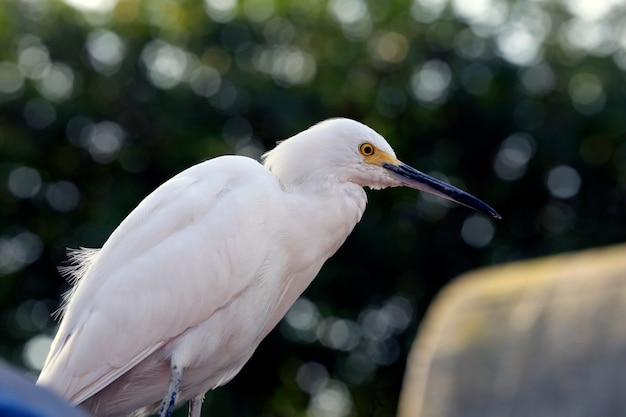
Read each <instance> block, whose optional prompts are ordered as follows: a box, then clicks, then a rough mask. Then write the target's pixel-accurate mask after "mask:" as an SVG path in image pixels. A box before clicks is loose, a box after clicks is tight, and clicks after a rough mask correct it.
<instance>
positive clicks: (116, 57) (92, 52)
mask: <svg viewBox="0 0 626 417" xmlns="http://www.w3.org/2000/svg"><path fill="white" fill-rule="evenodd" d="M85 46H86V48H87V52H88V54H89V62H90V64H91V66H92V67H93V68H94V69H95V70H96V71H98V72H99V73H101V74H104V75H111V74H114V73H116V72H117V71H118V70H119V69H120V66H121V63H122V60H123V59H124V54H125V51H126V47H125V45H124V42H123V41H122V39H121V38H120V37H119V36H118V35H117V34H116V33H114V32H111V31H109V30H106V29H96V30H94V31H92V32H91V33H89V35H88V36H87V42H86V45H85Z"/></svg>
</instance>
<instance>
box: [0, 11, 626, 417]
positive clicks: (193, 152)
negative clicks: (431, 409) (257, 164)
mask: <svg viewBox="0 0 626 417" xmlns="http://www.w3.org/2000/svg"><path fill="white" fill-rule="evenodd" d="M228 3H229V2H228V1H221V2H219V1H213V2H211V1H207V2H206V4H205V3H204V2H201V1H196V0H186V1H180V2H176V1H173V0H170V1H162V0H152V1H148V0H144V1H142V0H120V1H119V2H118V4H117V6H116V7H115V8H114V9H112V10H111V9H110V10H108V11H104V12H81V11H77V10H75V9H72V8H71V7H69V6H68V5H66V4H64V3H61V2H58V1H45V0H37V1H35V0H32V1H31V0H28V1H27V0H1V7H0V356H1V357H2V358H4V359H5V360H6V361H8V362H10V363H13V364H15V365H17V366H19V367H22V368H23V369H29V366H31V364H30V363H29V362H28V360H26V359H25V356H24V346H25V345H27V344H28V343H31V347H32V343H34V342H33V340H35V341H37V340H39V341H41V340H43V339H42V338H41V335H42V334H43V335H47V336H51V335H52V334H53V332H54V326H55V323H54V321H53V320H52V319H49V318H48V315H49V314H50V313H51V312H53V311H54V310H55V309H56V308H57V306H58V303H59V297H60V294H62V292H63V291H65V290H66V289H67V288H68V286H67V283H66V282H65V281H64V279H63V277H61V276H60V275H59V274H58V272H57V269H56V268H57V266H58V265H63V264H64V262H65V260H66V257H65V250H66V247H72V248H75V247H80V246H84V247H98V246H100V245H102V243H103V242H104V241H105V240H106V238H107V236H108V235H109V234H110V233H111V231H112V230H113V229H114V228H115V227H116V225H117V224H118V223H119V222H120V221H121V220H122V219H123V218H124V217H125V216H126V215H127V214H128V212H129V211H130V210H131V209H132V208H133V207H134V206H135V205H136V204H137V203H138V202H139V201H140V200H141V199H142V198H143V197H144V196H146V195H147V194H148V193H150V192H151V191H152V190H153V189H154V188H155V187H156V186H158V185H159V184H160V183H162V182H163V181H165V180H167V179H168V178H169V177H171V176H172V175H174V174H175V173H177V172H179V171H181V170H182V169H184V168H186V167H188V166H190V165H192V164H194V163H197V162H199V161H202V160H204V159H207V158H211V157H214V156H217V155H221V154H226V153H238V152H239V153H245V154H251V155H257V156H258V155H260V153H261V152H263V151H264V150H267V149H271V148H272V147H273V144H274V143H275V142H276V141H277V140H281V139H284V138H287V137H289V136H291V135H293V134H295V133H297V132H299V131H300V130H303V129H305V128H307V127H309V126H310V125H311V124H313V123H315V122H317V121H319V120H322V119H325V118H329V117H336V116H345V117H351V118H355V119H357V120H360V121H362V122H364V123H366V124H368V125H370V126H371V127H373V128H374V129H376V130H377V131H378V132H380V133H381V134H383V135H384V136H385V137H386V138H387V139H388V141H389V142H390V143H391V144H392V146H393V147H394V148H395V150H396V153H397V155H398V157H399V158H400V159H402V160H403V161H405V162H407V163H409V164H411V165H413V166H415V167H416V168H418V169H420V170H422V171H424V172H427V173H430V174H433V175H437V176H440V175H445V176H446V177H445V178H446V179H447V180H448V181H450V182H452V183H454V184H455V185H458V186H460V187H462V188H464V189H467V190H468V191H470V192H471V193H472V194H474V195H476V196H478V197H480V198H481V199H483V200H484V201H486V202H487V203H488V204H490V205H492V206H493V207H494V208H496V209H497V210H498V211H499V212H500V213H501V214H502V216H503V217H504V219H503V220H502V221H499V222H493V221H491V220H490V219H487V218H486V217H484V216H482V215H476V214H475V213H474V212H472V211H471V210H469V209H466V208H463V207H457V206H452V205H450V204H447V203H446V202H443V201H442V200H440V199H432V198H428V196H424V195H423V194H420V193H418V192H416V191H414V190H384V191H378V192H369V191H368V195H369V196H370V203H369V207H368V210H367V211H366V213H365V216H364V218H363V220H362V222H361V223H360V224H359V225H358V226H357V227H356V229H355V230H354V232H353V233H352V235H351V236H350V237H349V238H348V240H347V242H346V243H345V245H344V246H343V247H342V248H341V249H340V250H339V252H338V253H337V254H336V255H335V256H334V257H333V258H332V259H331V260H330V261H329V262H328V263H327V265H326V266H325V267H324V269H323V270H322V272H321V273H320V275H319V277H318V278H317V279H316V281H315V282H314V284H313V285H312V286H311V288H309V289H308V290H307V291H306V293H305V297H307V298H308V299H310V300H312V301H313V302H314V303H315V304H316V305H317V308H318V309H319V323H318V324H317V326H316V329H317V330H316V331H317V333H316V331H312V332H309V333H308V336H307V337H305V338H304V339H302V337H301V335H300V336H299V333H297V332H294V331H293V329H292V328H290V327H289V326H288V325H286V324H285V323H282V324H281V325H279V329H278V330H277V331H274V332H272V333H271V335H270V336H269V337H268V338H267V339H266V340H265V341H264V342H263V343H262V344H261V346H260V348H259V349H258V351H257V353H256V354H255V356H254V357H253V359H252V360H251V361H250V362H249V364H248V365H247V366H246V367H245V368H244V369H243V371H242V372H241V374H240V375H239V376H238V377H236V378H235V379H234V380H233V381H232V382H231V383H229V384H228V385H227V386H226V387H223V388H220V389H218V390H217V391H215V392H213V393H210V394H209V396H208V399H207V403H206V404H207V405H206V406H205V410H204V411H205V415H214V416H217V415H237V416H262V415H263V416H294V415H305V414H306V413H307V411H306V410H307V407H309V414H308V415H311V416H322V415H324V416H343V415H346V414H345V413H343V414H342V413H340V412H336V411H337V409H335V410H330V411H329V412H327V413H326V414H324V413H321V412H319V410H318V411H317V412H316V411H311V410H314V409H315V404H316V402H315V401H318V400H323V404H327V405H328V404H331V405H332V404H333V403H332V400H329V399H328V398H329V397H323V396H322V397H319V396H318V397H315V395H310V394H309V393H306V392H304V391H303V390H302V389H301V388H300V386H299V385H297V384H295V383H294V381H296V380H297V379H298V378H297V374H298V369H302V368H300V367H301V365H302V364H304V363H309V362H314V363H317V364H320V365H321V366H323V367H324V369H325V370H326V372H327V373H328V375H329V378H330V379H331V381H330V382H329V383H328V384H327V385H326V388H329V387H330V388H329V390H328V391H327V393H331V394H332V393H333V392H334V393H337V392H339V393H341V392H343V393H344V394H342V395H343V396H341V395H340V397H341V398H344V399H345V398H346V395H345V393H346V392H349V395H348V396H347V398H350V401H352V407H349V408H348V409H347V410H349V414H348V415H353V416H357V415H358V416H381V417H382V416H391V415H394V413H395V409H396V402H397V396H398V393H399V389H400V386H401V381H402V376H403V368H404V363H405V358H406V355H407V352H408V349H409V347H410V342H411V340H412V338H413V336H414V335H415V332H416V330H417V328H418V326H419V322H420V318H421V317H422V315H423V314H424V312H425V310H426V309H427V307H428V305H429V303H430V301H431V300H432V298H433V296H434V295H435V294H436V293H437V291H438V290H439V289H440V288H441V287H442V286H443V285H445V284H446V283H447V282H449V281H450V280H451V279H453V278H454V277H455V276H456V275H458V274H460V273H462V272H464V271H467V270H470V269H473V268H478V267H481V266H485V265H490V264H498V263H504V262H509V261H514V260H518V259H525V258H530V257H537V256H541V255H546V254H552V253H558V252H563V251H569V250H575V249H581V248H588V247H594V246H601V245H608V244H612V243H616V242H622V241H624V238H625V236H626V232H625V226H626V218H625V216H624V208H625V204H624V188H625V186H626V145H625V143H624V137H625V136H624V135H625V132H626V93H625V91H626V90H625V88H626V87H625V85H626V77H625V73H624V71H625V70H626V41H625V40H624V39H626V35H625V34H624V29H623V24H622V25H621V24H620V22H623V21H624V20H623V19H624V10H625V7H624V4H623V2H621V3H619V2H618V3H619V4H618V5H617V6H615V7H614V8H613V9H608V6H607V10H604V9H603V7H604V6H603V5H602V4H600V5H599V6H598V5H596V6H595V7H594V6H593V3H592V2H589V3H588V4H587V2H577V1H570V2H565V3H562V2H560V1H550V0H546V1H542V2H531V1H508V2H507V1H500V0H498V1H496V0H492V1H485V2H473V1H471V0H457V1H453V2H446V1H434V0H432V1H426V0H422V1H421V2H420V1H415V2H414V3H411V2H410V1H401V0H396V1H388V2H383V1H378V0H369V1H363V0H333V1H330V2H326V1H323V0H306V1H295V0H294V1H286V0H274V1H273V2H267V1H264V0H247V1H243V0H241V1H239V2H238V3H237V2H234V4H236V6H235V8H234V9H228V8H225V9H224V11H223V12H222V13H216V11H215V9H211V7H210V6H211V5H213V6H215V5H218V6H219V5H220V4H222V5H227V4H228ZM596 3H603V2H596ZM481 4H482V5H486V6H485V8H484V9H480V7H481ZM585 4H586V7H587V8H585ZM603 4H604V3H603ZM609 4H611V2H606V5H609ZM438 5H440V6H441V7H439V6H438ZM581 5H582V6H581ZM255 7H256V8H255ZM598 10H600V11H598ZM106 31H108V32H106ZM102 36H104V37H102ZM98 39H99V40H100V43H98V42H97V41H96V40H98ZM111 39H113V41H111ZM115 39H117V41H115ZM111 42H113V43H111ZM115 42H118V43H119V44H122V45H123V48H122V50H117V49H115ZM98 48H104V49H98ZM107 48H108V49H107ZM116 51H117V52H120V51H121V54H120V55H119V57H118V58H119V59H117V58H116V55H115V53H116ZM94 56H95V57H96V58H98V57H100V61H98V60H97V59H96V60H94ZM42 57H43V58H42ZM155 62H156V63H155ZM181 62H186V65H184V68H183V67H182V66H181ZM29 63H30V64H29ZM33 63H35V64H37V65H35V64H33ZM201 67H203V68H204V69H203V70H198V68H201ZM181 68H182V69H184V71H180V70H181ZM198 71H204V72H203V73H204V74H205V75H207V74H208V78H205V84H201V85H203V86H204V90H202V91H201V90H199V89H198V88H199V87H198V86H199V85H200V84H198V80H199V78H198V76H199V75H198V74H201V73H202V72H198ZM68 80H69V83H68ZM438 86H439V87H443V88H438ZM66 87H67V88H66ZM198 93H201V94H198ZM98 135H100V136H98ZM107 135H109V136H107ZM111 135H113V136H111ZM512 135H513V136H514V138H517V139H513V140H508V141H507V138H509V137H511V136H512ZM520 138H521V139H520ZM511 144H513V145H511ZM515 144H517V145H515ZM520 144H521V145H520ZM98 146H100V148H98ZM516 146H518V147H516ZM519 146H521V148H519ZM94 147H95V148H94ZM103 147H104V148H103ZM107 147H108V148H107ZM98 149H100V151H98ZM103 149H104V151H103ZM107 149H108V151H107ZM103 152H104V153H103ZM496 166H499V167H500V168H499V169H494V167H496ZM563 166H565V167H566V168H565V169H562V167H563ZM558 167H561V168H558ZM555 168H557V169H556V171H553V170H554V169H555ZM577 184H579V186H578V185H577ZM476 216H478V217H476ZM463 230H465V232H464V233H461V232H462V231H463ZM491 231H493V232H494V233H493V236H491ZM476 239H478V241H477V240H476ZM481 241H482V243H481ZM477 242H478V243H477ZM477 246H478V247H477ZM172 279H176V278H175V277H172ZM389 306H395V307H396V309H395V310H394V309H390V308H389ZM398 306H399V307H402V308H400V309H399V310H398V308H397V307H398ZM407 306H408V307H407ZM170 307H171V308H176V306H174V305H173V306H170ZM389 311H395V312H396V313H398V312H400V313H402V314H400V317H402V316H403V315H407V314H408V316H410V318H411V321H410V323H408V326H406V323H402V320H399V319H397V317H398V316H394V315H391V316H390V315H385V314H383V313H385V312H389ZM372 317H374V318H375V319H376V318H377V319H379V320H382V321H381V322H376V320H374V321H373V322H372V321H371V320H370V319H372ZM394 317H395V319H394ZM338 320H339V321H338ZM341 320H343V321H341ZM385 320H387V321H385ZM332 323H335V324H336V325H337V323H339V324H338V325H337V327H335V329H338V331H339V330H341V329H346V328H349V329H352V330H353V332H352V333H349V334H350V335H351V337H353V339H352V340H353V342H354V343H352V344H351V345H350V346H349V350H347V349H348V347H346V346H347V345H346V346H344V347H345V348H344V349H342V348H337V346H335V348H333V347H332V343H331V344H330V346H329V343H327V342H324V340H327V338H326V339H325V337H327V336H328V334H329V333H328V332H329V330H328V329H331V328H332V326H331V325H332ZM372 323H375V324H376V323H378V327H377V325H372ZM381 323H382V324H381ZM342 326H343V327H342ZM368 326H369V327H368ZM324 329H326V330H324ZM371 331H374V333H375V332H376V331H380V332H382V336H381V334H378V335H376V334H375V335H372V334H370V333H371ZM368 332H369V333H368ZM339 333H340V334H347V333H345V332H343V333H342V332H341V331H340V332H339ZM316 334H317V335H318V336H319V337H318V336H315V335H316ZM325 334H326V336H324V335H325ZM314 336H315V337H314ZM381 352H383V353H382V354H381ZM377 355H378V356H377ZM376 358H378V359H376ZM381 358H382V359H381ZM377 361H378V362H377ZM355 364H356V365H355ZM359 364H360V365H359ZM357 368H358V369H357ZM308 369H312V370H315V369H317V370H320V369H322V368H321V367H319V366H317V367H315V366H313V367H309V368H308ZM357 370H358V371H359V372H360V373H361V374H360V377H358V378H357V377H354V372H356V371H357ZM30 372H32V373H33V374H36V373H37V371H36V370H34V369H30ZM321 374H322V375H323V374H324V371H323V370H322V371H321ZM300 378H301V379H302V371H301V375H300ZM314 379H315V378H314ZM320 381H324V379H323V378H322V379H321V380H320ZM346 389H347V391H346ZM333 390H334V391H333ZM318 394H319V392H318ZM315 398H317V400H316V399H315ZM331 408H332V407H331ZM182 414H184V413H182ZM182 414H181V415H182Z"/></svg>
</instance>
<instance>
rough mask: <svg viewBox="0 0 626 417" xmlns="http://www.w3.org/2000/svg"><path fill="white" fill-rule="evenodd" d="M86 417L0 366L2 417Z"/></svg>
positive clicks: (33, 383) (14, 371)
mask: <svg viewBox="0 0 626 417" xmlns="http://www.w3.org/2000/svg"><path fill="white" fill-rule="evenodd" d="M61 416H62V417H87V414H85V413H84V412H82V411H80V410H78V409H77V408H74V407H72V406H71V405H70V404H69V403H67V402H66V401H65V400H63V399H62V398H61V397H59V396H58V395H56V394H55V393H53V392H52V391H49V390H47V389H45V388H42V387H39V386H37V385H35V382H34V381H31V380H29V379H28V378H26V377H25V376H24V375H22V374H21V373H19V372H18V371H16V370H14V369H11V368H10V367H9V366H8V365H7V364H5V363H2V362H0V417H61Z"/></svg>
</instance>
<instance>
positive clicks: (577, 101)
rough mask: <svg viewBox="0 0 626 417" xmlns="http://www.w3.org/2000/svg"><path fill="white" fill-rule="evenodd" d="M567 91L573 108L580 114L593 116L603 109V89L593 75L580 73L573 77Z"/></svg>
mask: <svg viewBox="0 0 626 417" xmlns="http://www.w3.org/2000/svg"><path fill="white" fill-rule="evenodd" d="M568 91H569V95H570V98H571V100H572V104H573V105H574V108H575V109H576V110H577V111H578V112H579V113H581V114H585V115H589V114H594V113H597V112H599V111H600V110H602V108H603V107H604V103H605V101H606V96H605V94H604V88H603V86H602V82H601V81H600V79H599V78H598V77H597V76H595V75H594V74H590V73H586V72H582V73H578V74H576V75H574V76H573V77H572V79H571V80H570V83H569V90H568Z"/></svg>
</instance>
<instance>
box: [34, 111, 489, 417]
mask: <svg viewBox="0 0 626 417" xmlns="http://www.w3.org/2000/svg"><path fill="white" fill-rule="evenodd" d="M396 186H407V187H411V188H415V189H418V190H423V191H427V192H430V193H434V194H437V195H439V196H441V197H443V198H447V199H449V200H453V201H456V202H458V203H460V204H463V205H466V206H469V207H472V208H475V209H477V210H480V211H483V212H485V213H488V214H489V215H491V216H493V217H495V218H500V216H499V215H498V213H496V211H495V210H494V209H492V208H491V207H489V206H488V205H486V204H485V203H483V202H481V201H480V200H478V199H476V198H475V197H473V196H471V195H469V194H467V193H465V192H463V191H461V190H459V189H457V188H455V187H452V186H450V185H448V184H445V183H443V182H441V181H439V180H436V179H434V178H432V177H429V176H427V175H425V174H423V173H421V172H419V171H417V170H416V169H414V168H411V167H410V166H408V165H405V164H403V163H402V162H400V161H399V160H398V159H396V156H395V154H394V151H393V149H391V146H389V144H388V143H387V142H386V141H385V139H383V137H382V136H380V135H379V134H378V133H376V132H375V131H374V130H372V129H370V128H369V127H367V126H365V125H363V124H361V123H359V122H356V121H354V120H350V119H331V120H327V121H324V122H321V123H319V124H317V125H315V126H313V127H311V128H310V129H308V130H305V131H304V132H301V133H299V134H297V135H295V136H294V137H292V138H290V139H287V140H285V141H283V142H280V143H279V144H278V145H277V146H276V148H275V149H273V150H272V151H270V152H268V153H266V154H265V155H264V164H263V165H261V164H260V163H258V162H257V161H254V160H252V159H250V158H246V157H241V156H222V157H218V158H215V159H211V160H208V161H205V162H202V163H199V164H197V165H195V166H192V167H191V168H189V169H187V170H185V171H183V172H181V173H180V174H178V175H176V176H175V177H173V178H172V179H170V180H169V181H167V182H165V183H164V184H163V185H161V186H160V187H158V188H157V189H156V190H155V191H154V192H153V193H152V194H150V195H148V196H147V197H146V198H145V199H144V200H143V201H142V202H141V203H140V204H139V205H138V206H137V208H135V209H134V210H133V211H132V212H131V213H130V215H129V216H128V217H127V218H126V219H125V220H124V221H122V223H121V224H120V225H119V226H118V227H117V229H116V230H115V231H114V232H113V233H112V234H111V236H110V237H109V239H108V240H107V241H106V243H105V244H104V246H103V247H102V248H101V249H99V250H94V249H82V250H79V251H76V252H74V253H73V255H72V259H73V261H74V262H75V264H76V267H75V269H73V270H72V271H71V276H72V279H73V280H74V281H75V283H74V286H73V289H72V290H71V291H70V292H69V293H68V295H67V296H66V300H65V303H64V306H63V307H62V314H63V318H62V321H61V324H60V327H59V330H58V333H57V334H56V337H55V338H54V341H53V343H52V347H51V350H50V353H49V354H48V357H47V359H46V362H45V365H44V367H43V370H42V371H41V375H40V376H39V380H38V383H39V384H41V385H44V386H47V387H50V388H51V389H52V390H54V391H56V392H58V393H59V394H61V395H62V396H63V397H65V398H67V399H68V400H69V401H71V402H72V403H73V404H80V405H81V406H82V407H84V409H86V410H87V411H88V412H90V413H92V414H93V415H95V416H118V415H133V416H144V415H148V414H151V413H155V412H157V411H158V412H159V413H160V415H161V416H169V415H170V414H171V412H172V410H173V409H174V407H175V406H176V405H178V404H180V403H183V402H185V401H187V400H189V414H190V415H191V416H194V417H197V416H199V415H200V408H201V404H202V399H203V397H204V394H205V393H206V392H207V391H208V390H211V389H213V388H216V387H218V386H220V385H223V384H225V383H227V382H228V381H229V380H230V379H232V378H233V377H234V376H235V375H236V374H237V373H238V372H239V371H240V370H241V368H242V367H243V365H244V364H245V363H246V362H247V361H248V359H250V357H251V356H252V354H253V352H254V351H255V349H256V347H257V346H258V345H259V343H260V342H261V341H262V340H263V338H264V337H265V336H266V335H267V334H268V333H269V332H270V330H272V329H273V328H274V327H275V326H276V324H277V323H278V322H279V321H280V319H281V318H282V317H283V316H284V315H285V313H286V312H287V310H288V309H289V307H290V306H291V305H292V304H293V302H294V301H295V300H296V299H297V298H298V296H299V295H300V294H301V293H302V292H303V291H304V290H305V288H306V287H307V286H308V285H309V284H310V283H311V281H312V280H313V278H314V277H315V276H316V275H317V273H318V271H319V270H320V268H321V267H322V265H323V264H324V262H325V261H326V260H327V259H328V258H329V257H330V256H331V255H332V254H333V253H335V251H336V250H337V249H338V248H339V246H340V245H341V244H342V243H343V242H344V240H345V239H346V237H347V236H348V234H349V233H350V232H351V231H352V229H353V228H354V226H355V225H356V224H357V222H358V221H359V220H360V219H361V215H362V214H363V211H364V210H365V204H366V201H367V197H366V194H365V191H364V190H363V187H369V188H373V189H380V188H385V187H396Z"/></svg>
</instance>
